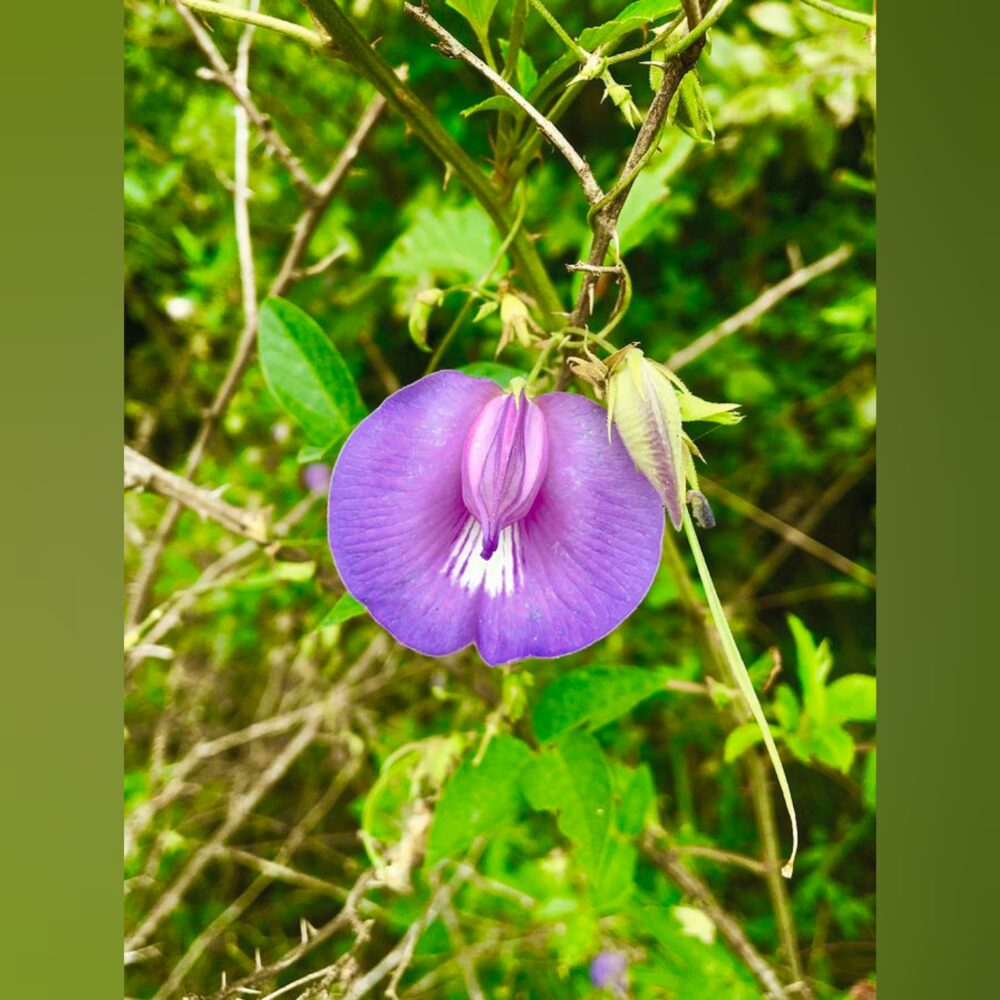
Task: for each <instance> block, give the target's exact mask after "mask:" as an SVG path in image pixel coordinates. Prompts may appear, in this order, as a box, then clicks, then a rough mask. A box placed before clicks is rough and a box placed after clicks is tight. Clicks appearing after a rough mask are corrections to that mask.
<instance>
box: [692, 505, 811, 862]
mask: <svg viewBox="0 0 1000 1000" xmlns="http://www.w3.org/2000/svg"><path fill="white" fill-rule="evenodd" d="M684 531H685V534H686V535H687V540H688V544H689V545H690V546H691V552H692V554H693V555H694V561H695V564H696V565H697V567H698V576H699V577H700V578H701V585H702V586H703V587H704V588H705V597H706V598H707V599H708V607H709V611H711V613H712V621H713V622H714V624H715V628H716V631H717V632H718V633H719V639H720V640H721V642H722V649H723V651H724V653H725V660H726V664H727V666H728V667H729V671H730V673H731V674H732V680H733V682H734V683H735V685H736V687H737V688H738V689H739V691H740V694H742V695H743V700H744V701H745V702H746V705H747V708H748V709H749V710H750V713H751V715H753V717H754V721H755V722H756V723H757V725H758V726H759V727H760V732H761V735H762V736H763V738H764V746H765V747H766V748H767V755H768V757H770V758H771V764H772V766H773V767H774V773H775V776H776V777H777V779H778V785H779V786H780V787H781V794H782V796H783V797H784V800H785V808H786V809H787V810H788V818H789V820H790V821H791V824H792V852H791V855H790V856H789V858H788V861H787V862H785V865H784V867H783V868H782V869H781V874H782V875H784V876H785V878H791V877H792V869H793V867H794V865H795V855H796V853H797V852H798V849H799V824H798V820H797V819H796V817H795V805H794V803H793V802H792V791H791V789H790V788H789V787H788V779H787V778H786V777H785V768H784V766H783V765H782V763H781V757H780V756H779V755H778V748H777V746H776V745H775V742H774V737H772V736H771V728H770V726H768V724H767V719H766V718H765V716H764V710H763V709H762V708H761V706H760V701H759V700H758V698H757V692H756V691H754V688H753V682H752V681H751V680H750V674H749V673H748V672H747V668H746V665H745V664H744V662H743V657H742V656H741V655H740V651H739V647H738V646H737V645H736V640H735V639H734V638H733V633H732V629H730V627H729V621H728V619H727V618H726V612H725V611H724V610H723V608H722V602H721V601H720V600H719V595H718V593H717V592H716V589H715V583H714V582H713V580H712V574H711V573H710V572H709V569H708V563H706V562H705V556H704V553H703V552H702V551H701V543H700V542H699V541H698V533H697V531H696V530H695V527H694V522H693V521H692V520H691V512H690V510H689V509H688V508H687V506H685V508H684Z"/></svg>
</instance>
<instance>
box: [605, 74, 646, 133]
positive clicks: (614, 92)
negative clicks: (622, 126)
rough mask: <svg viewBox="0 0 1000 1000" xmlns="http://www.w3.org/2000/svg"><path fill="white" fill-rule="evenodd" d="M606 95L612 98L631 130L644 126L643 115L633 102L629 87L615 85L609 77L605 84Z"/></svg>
mask: <svg viewBox="0 0 1000 1000" xmlns="http://www.w3.org/2000/svg"><path fill="white" fill-rule="evenodd" d="M604 93H605V95H606V96H608V97H610V98H611V101H612V103H613V104H614V106H615V107H616V108H618V110H619V111H621V113H622V115H623V116H624V117H625V121H626V122H628V124H629V127H630V128H636V127H637V126H638V125H640V124H642V114H641V113H640V111H639V109H638V108H637V107H636V106H635V102H634V101H633V100H632V95H631V93H629V89H628V87H626V86H624V85H623V84H620V83H615V81H614V80H612V79H611V77H610V76H608V78H607V81H606V83H605V91H604Z"/></svg>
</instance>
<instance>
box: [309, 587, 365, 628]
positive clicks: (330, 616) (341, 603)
mask: <svg viewBox="0 0 1000 1000" xmlns="http://www.w3.org/2000/svg"><path fill="white" fill-rule="evenodd" d="M366 614H368V609H367V608H366V607H365V606H364V605H363V604H362V603H361V602H360V601H359V600H357V599H356V598H353V597H351V595H350V594H341V595H340V597H339V598H337V601H336V603H335V604H334V606H333V607H332V608H330V610H329V611H327V613H326V614H325V615H324V616H323V619H322V620H321V621H320V623H319V624H318V625H317V626H316V628H317V629H321V628H331V627H332V626H334V625H339V624H340V623H341V622H346V621H347V620H348V619H350V618H357V617H358V616H359V615H366Z"/></svg>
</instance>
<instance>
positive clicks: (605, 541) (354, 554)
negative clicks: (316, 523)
mask: <svg viewBox="0 0 1000 1000" xmlns="http://www.w3.org/2000/svg"><path fill="white" fill-rule="evenodd" d="M498 392H499V390H498V389H497V387H496V386H495V385H493V384H492V383H491V382H488V381H485V380H481V379H473V378H469V377H467V376H464V375H461V374H459V373H457V372H439V373H437V374H435V375H431V376H429V377H427V378H424V379H421V380H420V381H419V382H416V383H414V384H413V385H410V386H407V387H406V388H405V389H402V390H400V391H399V392H397V393H396V394H394V395H393V396H391V397H390V398H389V399H387V400H386V401H385V402H384V403H383V404H382V406H380V407H379V409H378V410H376V411H375V412H374V413H373V414H371V416H369V417H368V418H366V419H365V420H364V421H362V423H361V424H360V425H359V426H358V428H357V429H356V430H355V431H354V433H353V434H352V435H351V437H350V438H349V439H348V441H347V443H346V444H345V445H344V448H343V450H342V451H341V454H340V457H339V459H338V461H337V465H336V468H335V469H334V473H333V478H332V481H331V485H330V508H329V538H330V548H331V551H332V552H333V557H334V561H335V562H336V564H337V568H338V570H339V572H340V575H341V578H342V579H343V581H344V584H345V586H346V587H347V589H348V590H349V591H350V592H351V593H352V594H353V595H354V596H355V597H356V598H357V599H358V600H360V601H361V602H362V603H364V604H365V605H366V606H367V607H368V609H369V611H370V612H371V614H372V616H373V617H374V618H375V620H376V621H378V622H379V623H380V624H382V625H383V626H384V627H385V628H386V629H387V630H388V631H390V632H391V633H392V634H393V635H394V636H395V637H396V638H397V639H399V641H400V642H402V643H404V644H405V645H407V646H410V647H412V648H413V649H416V650H417V651H419V652H422V653H426V654H429V655H444V654H446V653H450V652H454V651H456V650H458V649H461V648H462V647H464V646H466V645H468V644H469V643H471V642H475V643H476V645H477V646H478V648H479V651H480V654H481V655H482V657H483V659H484V660H486V662H487V663H491V664H498V663H507V662H510V661H512V660H519V659H525V658H528V657H553V656H562V655H565V654H566V653H571V652H575V651H576V650H578V649H582V648H583V647H585V646H588V645H590V644H591V643H593V642H596V641H597V640H598V639H600V638H602V637H603V636H605V635H607V633H608V632H610V631H611V630H612V629H614V628H615V626H617V625H618V624H619V623H620V622H621V621H622V620H623V619H624V618H625V617H626V616H627V615H629V614H630V613H631V612H632V611H633V610H634V609H635V607H636V606H637V605H638V604H639V602H640V601H641V600H642V598H643V596H644V595H645V594H646V591H647V590H648V589H649V586H650V584H651V583H652V581H653V577H654V575H655V573H656V568H657V565H658V563H659V557H660V546H661V542H662V533H663V511H662V507H661V505H660V501H659V498H658V497H657V495H656V492H655V490H654V489H653V488H652V487H651V486H650V485H649V483H648V482H647V481H646V479H645V478H644V477H643V476H642V475H641V474H640V473H639V472H637V471H636V469H635V466H634V465H633V463H632V461H631V459H630V458H629V457H628V454H627V452H626V451H625V448H624V446H623V445H622V443H621V441H620V439H619V437H618V434H617V432H615V433H614V436H613V439H612V441H611V442H609V441H608V437H607V429H606V424H605V416H604V411H603V410H602V409H601V408H600V407H599V406H597V405H596V404H595V403H593V402H591V401H589V400H587V399H584V398H583V397H581V396H571V395H566V394H562V393H557V394H551V395H546V396H540V397H538V398H537V399H536V400H535V402H536V403H537V405H538V406H539V408H540V409H541V410H542V411H543V413H544V415H545V418H546V426H547V429H548V434H549V466H548V471H547V473H546V476H545V480H544V482H543V483H542V486H541V488H540V489H539V491H538V495H537V497H536V498H535V502H534V504H533V506H532V509H531V511H530V513H529V514H528V515H527V516H526V517H525V518H523V519H522V520H521V521H518V522H517V523H516V524H513V525H511V526H509V527H506V528H504V529H503V530H502V531H501V532H500V538H499V547H498V548H497V550H496V552H494V554H493V556H492V558H491V559H489V560H484V559H483V558H482V556H481V554H480V553H481V550H482V531H481V528H480V526H479V524H478V523H477V522H476V520H475V519H474V518H473V517H472V516H471V515H470V514H469V512H468V510H467V509H466V507H465V504H464V503H463V500H462V477H461V460H462V452H463V446H464V444H465V440H466V436H467V434H468V431H469V428H470V427H471V426H472V423H473V421H474V420H475V418H476V416H477V415H478V414H479V412H480V411H481V409H482V407H483V406H485V405H486V403H488V402H489V401H490V400H491V399H494V398H495V397H496V395H497V394H498Z"/></svg>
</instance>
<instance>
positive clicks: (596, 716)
mask: <svg viewBox="0 0 1000 1000" xmlns="http://www.w3.org/2000/svg"><path fill="white" fill-rule="evenodd" d="M678 676H679V672H678V671H677V670H675V669H673V668H670V667H652V668H644V667H581V668H580V669H578V670H571V671H569V673H565V674H562V675H561V676H560V677H559V678H557V679H556V680H555V681H553V683H552V684H550V685H549V686H548V687H547V688H546V689H545V690H544V691H543V692H542V695H541V697H540V698H539V700H538V703H537V704H536V705H535V708H534V711H533V712H532V713H531V724H532V727H533V728H534V730H535V736H536V737H537V738H538V739H539V741H541V742H542V743H545V742H547V741H549V740H554V739H557V738H558V737H560V736H562V735H563V734H564V733H567V732H569V731H570V730H571V729H575V728H577V727H578V726H586V727H587V728H588V729H599V728H600V727H601V726H604V725H607V723H609V722H613V721H614V720H615V719H617V718H618V717H619V716H622V715H624V714H625V713H626V712H628V711H629V710H630V709H632V708H634V707H635V706H636V705H638V704H639V702H641V701H644V700H645V699H646V698H648V697H650V695H653V694H656V693H657V692H658V691H662V690H663V689H664V685H665V684H666V682H667V681H668V680H670V679H671V678H675V677H678Z"/></svg>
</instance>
